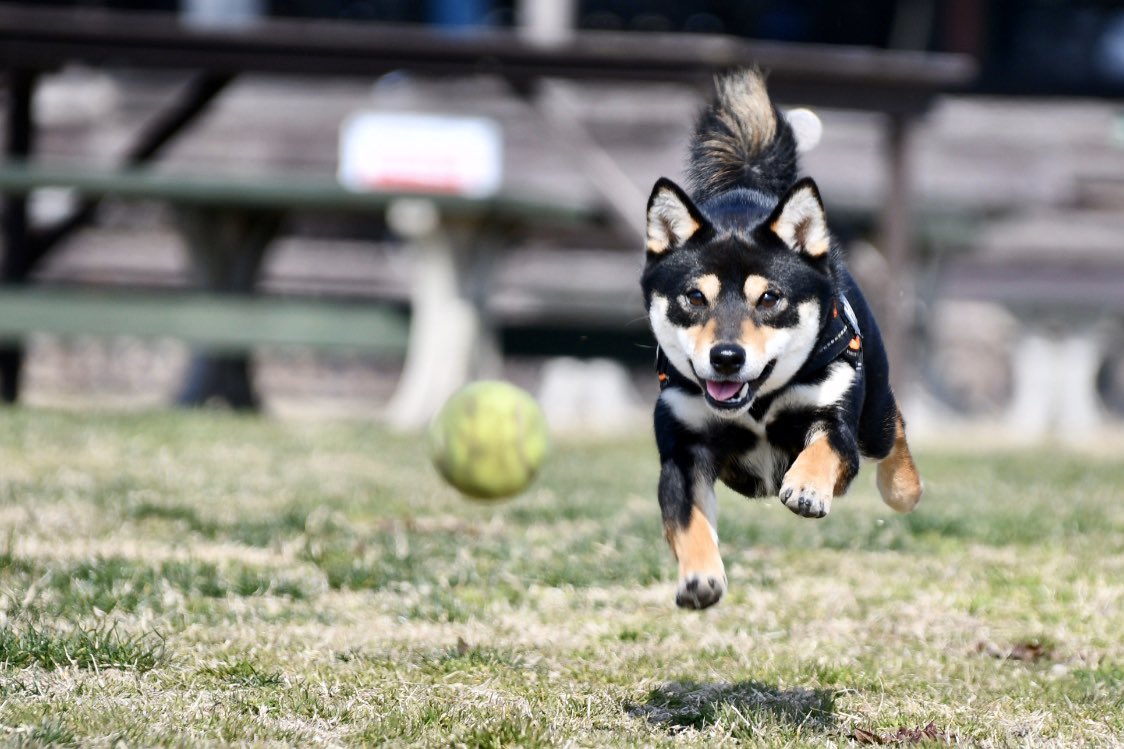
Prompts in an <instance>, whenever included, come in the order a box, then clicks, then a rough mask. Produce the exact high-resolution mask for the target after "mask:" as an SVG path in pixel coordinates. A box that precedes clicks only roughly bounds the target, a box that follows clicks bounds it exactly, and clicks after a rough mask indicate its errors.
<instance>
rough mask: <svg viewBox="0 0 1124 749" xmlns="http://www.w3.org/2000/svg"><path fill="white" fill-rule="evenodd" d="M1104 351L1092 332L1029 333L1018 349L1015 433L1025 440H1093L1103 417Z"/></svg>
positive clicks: (1013, 404) (1011, 417)
mask: <svg viewBox="0 0 1124 749" xmlns="http://www.w3.org/2000/svg"><path fill="white" fill-rule="evenodd" d="M1101 352H1102V341H1101V340H1100V338H1099V337H1098V336H1097V335H1096V333H1089V332H1088V331H1073V332H1067V333H1065V334H1064V335H1062V336H1061V337H1057V336H1053V335H1048V334H1045V333H1042V332H1040V331H1031V332H1028V333H1027V334H1025V335H1024V336H1023V338H1022V339H1021V340H1020V341H1019V343H1018V346H1017V348H1016V350H1015V361H1014V377H1015V382H1014V385H1015V388H1014V393H1013V397H1012V399H1011V407H1010V412H1009V420H1008V423H1009V424H1010V426H1011V427H1012V430H1013V431H1014V432H1016V433H1017V434H1019V435H1020V436H1022V437H1025V438H1039V439H1041V438H1044V437H1053V438H1056V439H1061V440H1064V441H1072V442H1081V441H1084V440H1087V439H1089V437H1090V435H1092V434H1094V433H1095V431H1096V429H1097V428H1098V427H1100V426H1101V423H1102V419H1103V414H1102V410H1101V406H1100V402H1099V398H1098V396H1097V367H1098V365H1099V364H1100V361H1101V355H1102V353H1101Z"/></svg>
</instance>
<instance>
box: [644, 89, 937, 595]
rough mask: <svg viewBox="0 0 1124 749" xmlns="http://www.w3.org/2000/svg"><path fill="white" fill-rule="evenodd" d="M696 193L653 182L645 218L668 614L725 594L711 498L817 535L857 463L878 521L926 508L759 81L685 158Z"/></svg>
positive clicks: (734, 93)
mask: <svg viewBox="0 0 1124 749" xmlns="http://www.w3.org/2000/svg"><path fill="white" fill-rule="evenodd" d="M689 178H690V183H691V184H690V186H691V191H690V194H688V193H687V192H685V191H684V190H682V189H680V188H679V187H678V186H677V185H676V184H675V183H673V182H672V181H670V180H668V179H661V180H659V181H658V182H657V183H656V185H655V188H654V189H653V190H652V196H651V198H650V199H649V201H648V238H647V245H648V247H647V259H646V264H645V268H644V274H643V279H642V282H641V283H642V286H643V289H644V300H645V304H646V305H647V309H648V316H649V319H650V320H651V324H652V330H653V331H654V333H655V336H656V340H657V342H658V343H659V355H658V368H659V375H660V383H661V388H662V391H661V393H660V398H659V401H658V402H657V404H656V413H655V423H656V442H657V444H658V447H659V454H660V461H661V471H660V483H659V499H660V507H661V508H662V510H663V519H664V527H665V530H666V532H667V539H668V542H669V543H670V544H671V548H672V551H673V552H674V553H675V556H676V557H677V558H678V560H679V589H678V593H677V595H676V603H678V604H679V605H680V606H683V607H688V608H706V607H707V606H711V605H713V604H715V603H717V602H718V600H719V599H720V598H721V597H722V594H723V593H724V592H725V589H726V574H725V568H724V566H723V564H722V558H721V556H720V555H719V552H718V533H717V520H716V514H717V513H716V506H715V505H716V501H715V495H714V482H715V481H716V480H721V481H722V482H723V483H725V484H726V485H727V486H729V487H731V488H732V489H734V490H736V491H738V492H740V493H742V494H745V495H747V496H750V497H762V496H769V495H778V496H779V497H780V500H781V502H783V503H784V504H785V506H786V507H788V508H789V509H790V510H792V511H793V512H795V513H797V514H798V515H803V516H804V517H809V518H822V517H824V516H825V515H827V513H828V511H829V510H830V509H831V501H832V498H833V497H835V496H837V495H840V494H842V493H843V492H845V491H846V490H847V487H848V485H849V484H850V482H851V479H852V478H854V476H855V473H856V472H857V471H858V469H859V456H860V455H862V456H865V457H869V458H875V459H877V460H879V461H881V462H880V463H879V465H878V488H879V490H880V491H881V493H882V498H883V499H884V500H885V502H886V504H888V505H889V506H890V507H892V508H894V509H895V510H898V511H901V512H907V511H909V510H911V509H913V507H914V505H916V504H917V501H918V500H919V499H920V498H921V480H920V477H919V476H918V474H917V469H916V468H915V466H914V463H913V458H912V457H911V456H910V453H909V447H908V445H907V444H906V439H905V426H904V422H903V421H902V416H901V413H900V412H899V411H898V407H897V404H896V403H895V402H894V396H893V393H891V391H890V384H889V373H888V364H887V360H886V352H885V350H884V348H883V345H882V340H881V336H880V335H879V332H878V326H877V324H876V323H875V321H874V317H873V315H872V314H871V311H870V308H869V307H868V306H867V303H866V300H865V299H863V296H862V293H861V292H860V291H859V289H858V286H856V284H855V281H854V279H852V278H851V276H850V274H849V273H848V272H847V270H846V269H845V268H844V266H843V263H842V260H841V258H840V257H839V253H838V251H837V250H836V248H835V247H834V246H833V243H832V239H831V235H830V234H829V232H828V227H827V219H826V216H825V214H824V208H823V204H822V202H821V201H820V196H819V192H818V190H817V189H816V184H815V183H814V182H813V181H812V180H811V179H809V178H804V179H799V178H798V174H797V163H796V141H795V138H794V136H793V132H792V128H791V126H790V125H789V124H788V122H787V121H786V120H785V118H784V117H783V115H781V114H780V113H779V112H778V111H777V110H776V109H775V108H774V107H773V105H772V103H771V102H770V100H769V97H768V94H767V93H766V91H765V84H764V80H763V78H762V77H761V75H760V74H759V73H757V72H755V71H742V72H739V73H735V74H731V75H728V76H726V77H724V78H721V79H719V81H718V96H717V99H716V101H715V102H714V104H712V105H711V106H710V108H709V109H707V110H706V111H705V112H704V113H703V115H702V118H701V120H700V122H699V124H698V127H697V129H696V132H695V134H694V139H693V141H692V144H691V158H690V166H689Z"/></svg>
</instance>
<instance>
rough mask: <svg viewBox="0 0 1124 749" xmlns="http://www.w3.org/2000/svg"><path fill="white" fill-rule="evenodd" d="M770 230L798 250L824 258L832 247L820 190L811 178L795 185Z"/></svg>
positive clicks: (772, 220)
mask: <svg viewBox="0 0 1124 749" xmlns="http://www.w3.org/2000/svg"><path fill="white" fill-rule="evenodd" d="M768 226H769V229H770V230H771V231H772V232H773V233H774V234H776V235H777V236H778V237H780V238H781V241H782V242H784V243H785V244H787V245H788V246H789V247H791V248H792V249H794V250H796V251H797V252H803V253H804V254H806V255H808V256H810V257H814V258H820V257H823V256H825V255H826V254H827V252H828V250H830V249H831V235H830V234H828V231H827V214H826V213H824V209H823V201H822V200H821V199H820V191H819V189H818V188H817V187H816V183H815V182H813V181H812V178H811V177H805V178H804V179H802V180H800V181H799V182H797V183H796V184H795V185H793V186H792V189H791V190H789V191H788V194H787V195H785V196H784V198H782V199H781V202H780V203H779V204H778V205H777V207H776V208H775V209H774V210H773V215H772V216H770V217H769V221H768Z"/></svg>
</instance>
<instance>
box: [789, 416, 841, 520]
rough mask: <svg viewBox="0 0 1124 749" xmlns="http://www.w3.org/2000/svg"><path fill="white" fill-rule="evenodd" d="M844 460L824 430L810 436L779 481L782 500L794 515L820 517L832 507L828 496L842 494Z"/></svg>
mask: <svg viewBox="0 0 1124 749" xmlns="http://www.w3.org/2000/svg"><path fill="white" fill-rule="evenodd" d="M844 479H845V476H844V474H843V461H842V460H841V459H840V457H839V454H838V453H837V452H835V450H834V449H833V448H832V447H831V444H830V443H829V442H828V440H827V435H826V434H820V435H819V436H817V437H813V438H812V441H811V442H809V443H808V446H807V447H805V448H804V449H803V450H802V451H801V452H800V454H799V455H797V456H796V460H795V461H794V462H793V464H792V467H791V468H789V469H788V473H786V474H785V475H784V480H783V481H782V482H781V491H780V498H781V502H783V503H784V506H785V507H787V508H788V509H790V510H792V511H793V512H795V513H796V514H797V515H803V516H804V517H808V518H822V517H823V516H824V515H826V514H827V513H829V512H830V511H831V500H832V497H834V495H835V494H841V493H842V490H843V486H842V483H843V481H844Z"/></svg>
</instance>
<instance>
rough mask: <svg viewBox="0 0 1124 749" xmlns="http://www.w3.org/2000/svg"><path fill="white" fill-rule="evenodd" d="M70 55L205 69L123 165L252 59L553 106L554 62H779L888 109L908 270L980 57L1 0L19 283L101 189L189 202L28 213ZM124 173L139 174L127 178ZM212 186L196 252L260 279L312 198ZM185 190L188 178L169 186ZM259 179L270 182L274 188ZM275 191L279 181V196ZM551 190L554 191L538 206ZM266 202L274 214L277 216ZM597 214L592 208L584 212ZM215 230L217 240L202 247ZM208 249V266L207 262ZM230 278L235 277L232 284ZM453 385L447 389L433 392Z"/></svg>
mask: <svg viewBox="0 0 1124 749" xmlns="http://www.w3.org/2000/svg"><path fill="white" fill-rule="evenodd" d="M69 63H82V64H85V65H89V66H98V67H127V68H140V69H176V70H193V71H196V73H195V76H196V77H195V78H194V79H193V81H192V83H191V84H190V85H189V86H187V87H186V88H185V89H184V91H183V94H182V95H181V96H180V98H179V99H178V100H177V101H175V102H173V104H172V105H171V106H170V107H169V108H168V109H167V110H166V111H165V112H164V113H162V115H161V116H159V117H158V118H156V119H155V120H154V121H153V122H152V123H151V124H150V125H149V126H148V127H147V128H145V129H144V130H142V131H141V132H140V133H139V135H138V137H137V140H136V141H135V143H134V144H133V145H132V146H131V147H130V148H128V149H127V150H126V152H125V153H124V154H123V156H122V159H121V163H122V166H123V167H124V168H133V167H137V166H139V165H142V164H146V163H148V162H150V161H152V160H154V159H155V158H156V157H157V156H158V155H159V154H160V152H161V151H162V150H163V149H164V148H165V147H166V146H167V144H168V143H170V142H172V141H173V140H174V139H175V138H176V137H177V135H178V134H179V133H181V132H182V131H183V130H185V128H187V127H188V126H189V125H190V123H191V122H192V121H193V120H194V119H195V118H196V117H197V116H198V115H199V114H200V113H201V112H203V111H205V110H206V109H207V107H208V106H209V105H210V104H211V103H212V102H213V101H214V100H215V99H216V98H217V97H218V96H219V95H220V94H221V92H222V91H223V90H224V88H225V87H226V86H227V84H229V83H230V81H232V80H233V79H234V78H235V77H237V76H238V75H241V74H243V73H250V72H264V73H273V74H284V75H295V76H351V77H373V76H380V75H383V74H385V73H388V72H391V71H395V70H401V69H406V70H410V71H414V72H417V73H421V74H427V75H440V76H461V75H466V74H474V73H475V74H481V73H486V74H490V75H494V76H498V77H501V78H503V79H505V80H507V81H508V82H509V83H510V84H511V87H512V90H513V91H515V92H517V93H519V94H520V95H522V96H525V97H527V98H528V99H530V100H532V101H536V102H540V103H542V104H543V105H544V106H550V101H551V99H550V97H549V96H542V95H541V94H542V93H543V92H549V83H550V79H555V78H559V79H572V80H616V81H634V82H638V83H639V82H679V83H684V84H690V85H693V86H698V87H700V88H705V87H709V86H710V85H711V80H712V77H713V75H714V74H715V73H717V72H720V71H722V70H726V69H730V68H735V67H740V66H747V65H760V66H761V67H763V68H766V69H767V70H768V71H769V72H770V88H771V89H772V91H773V92H774V95H775V96H776V97H777V99H778V100H781V101H788V102H799V103H802V104H806V105H811V106H835V107H846V108H857V109H866V110H872V111H877V112H881V113H883V114H885V115H886V116H887V120H888V126H889V131H888V132H889V137H888V139H887V144H886V148H887V154H888V163H889V165H890V166H889V173H888V185H887V193H886V199H885V203H884V206H883V210H882V212H881V220H880V221H881V229H882V235H883V245H884V247H885V251H886V255H887V258H888V261H889V265H890V267H891V270H892V271H893V272H895V273H896V274H898V275H902V274H904V273H905V272H906V271H907V270H908V269H909V266H910V242H911V232H912V225H911V202H910V190H909V183H910V165H909V158H908V157H909V138H910V131H911V128H912V126H913V123H914V122H915V120H916V118H917V117H919V116H921V115H922V114H923V113H924V112H925V110H926V109H927V107H928V106H929V104H930V103H931V101H932V100H933V98H934V97H935V96H937V95H938V94H939V93H941V92H944V91H948V90H950V89H954V88H957V87H960V86H963V85H965V84H967V83H968V82H970V81H971V79H972V77H973V75H974V73H975V67H974V64H973V63H972V62H971V60H970V59H968V58H966V57H963V56H958V55H934V54H926V53H916V52H893V51H883V50H873V49H855V48H830V47H817V46H811V45H794V44H783V43H771V42H770V43H766V42H749V41H745V40H741V39H735V38H731V37H722V36H698V35H691V36H682V35H651V34H633V33H629V34H619V33H582V34H578V35H575V36H573V37H572V38H570V39H568V40H564V41H561V42H557V43H551V44H541V43H536V42H534V41H533V40H529V39H528V38H526V37H524V36H522V35H520V34H519V33H517V32H515V31H510V30H485V31H479V32H472V33H466V32H458V33H456V34H450V33H447V32H445V33H443V32H440V31H434V30H432V29H427V28H404V27H388V26H381V25H373V24H343V23H339V22H308V21H280V20H270V21H260V22H255V23H252V24H247V25H244V26H239V27H235V28H222V29H216V28H207V27H196V26H190V25H184V24H183V23H181V22H180V21H179V20H178V19H176V18H175V17H172V16H164V15H160V14H149V13H145V14H138V13H123V12H116V11H105V10H92V9H69V10H57V9H43V8H30V7H20V6H4V7H0V68H3V69H4V70H5V71H6V72H7V76H8V107H7V111H6V120H7V127H6V141H5V144H4V153H5V157H6V159H7V160H8V163H9V164H14V166H12V167H4V171H6V172H8V173H9V174H11V175H13V176H11V177H9V178H7V179H6V181H5V182H4V183H3V184H0V189H2V190H4V191H5V192H6V193H8V198H7V200H6V201H5V205H4V217H3V235H4V246H5V254H4V261H3V264H2V265H0V281H2V282H4V283H7V284H9V285H10V284H22V283H26V282H27V279H28V276H29V274H30V273H31V271H32V270H33V269H34V268H35V266H36V265H37V264H38V263H39V262H41V261H42V259H43V258H44V257H45V256H47V255H48V254H49V253H50V251H51V249H52V248H53V247H54V246H55V245H57V243H58V242H59V240H61V239H62V238H64V237H65V236H67V235H69V234H70V233H71V232H72V231H74V230H76V229H77V228H79V227H81V226H83V225H84V224H86V223H87V222H89V221H90V219H91V218H92V216H93V212H94V207H95V206H96V203H97V200H99V199H101V198H103V197H107V196H110V195H125V194H126V192H129V191H134V192H132V193H130V194H133V195H134V196H139V194H140V193H144V192H145V191H148V190H151V191H152V192H149V193H148V194H149V195H150V196H151V197H155V198H158V199H165V200H169V201H172V202H183V203H189V202H191V201H181V200H180V198H182V197H183V194H182V192H178V191H177V188H175V187H173V186H171V183H168V182H165V183H160V182H159V181H157V180H148V181H143V180H142V181H137V180H135V179H134V180H133V181H131V182H130V181H129V180H130V179H131V178H129V177H126V178H125V181H121V182H117V183H116V187H113V189H93V188H91V189H87V190H86V193H85V196H86V198H85V200H84V201H83V202H82V203H81V204H80V205H79V207H78V208H77V209H76V210H75V211H74V212H73V213H72V214H71V215H70V216H69V217H66V218H64V219H62V220H61V221H59V222H58V223H57V224H55V225H53V226H50V227H46V228H44V229H34V228H33V227H31V226H30V225H29V221H28V211H27V201H26V194H27V192H28V191H29V190H30V189H35V184H32V183H34V180H33V179H31V178H30V177H27V176H26V175H25V177H20V176H19V173H20V170H21V169H31V168H32V167H31V166H20V165H21V164H27V165H34V164H35V160H34V145H35V123H34V121H33V118H32V116H31V100H32V96H33V93H34V90H35V86H36V83H37V80H38V78H39V77H40V75H41V74H42V73H44V72H46V71H51V70H55V69H57V68H59V67H61V66H63V65H65V64H69ZM550 119H551V121H552V122H558V123H559V127H558V128H557V131H556V134H558V135H559V136H560V137H562V138H569V139H570V140H571V142H572V143H573V142H577V144H578V147H577V148H575V149H574V150H575V151H576V152H578V153H581V154H583V157H584V158H586V163H585V164H584V166H585V167H586V169H587V171H588V173H589V176H590V179H591V181H592V182H593V183H594V186H595V187H596V188H597V189H598V191H599V193H600V196H601V200H602V201H603V204H604V208H605V209H606V210H607V211H608V213H609V215H610V217H611V218H612V220H613V222H614V223H615V225H617V226H618V227H620V228H621V230H622V231H623V232H626V233H628V232H631V233H632V234H633V235H635V234H637V233H638V232H639V231H640V230H641V229H642V221H643V217H642V214H643V210H642V206H643V204H644V200H645V199H646V197H647V196H646V194H644V192H643V191H641V190H640V189H639V188H637V187H636V186H634V185H630V184H628V183H627V181H625V180H622V179H620V176H621V175H620V173H619V171H618V170H615V169H614V166H613V164H612V162H611V159H607V158H606V155H605V154H604V153H603V152H602V151H600V150H599V149H597V148H596V147H595V146H594V145H593V143H592V139H589V138H586V137H585V134H583V132H582V131H581V127H580V125H579V124H578V123H576V122H573V121H569V120H567V118H566V113H565V107H564V106H562V107H558V106H555V107H554V108H553V109H552V110H551V112H550ZM28 174H31V172H28ZM56 176H57V177H61V176H64V175H56ZM65 177H66V178H65V179H57V180H56V181H57V182H58V183H59V184H68V185H70V186H72V187H79V186H80V185H81V184H82V179H81V175H79V174H68V175H65ZM21 179H22V180H23V181H22V182H21ZM99 179H102V180H103V182H102V184H103V186H108V185H110V184H111V182H112V180H113V179H114V177H113V176H112V175H104V177H103V178H99ZM106 180H108V181H106ZM87 184H89V183H87ZM126 184H130V185H132V186H131V187H129V188H128V189H126V188H125V185H126ZM208 189H209V190H213V194H214V195H215V196H217V197H218V198H220V199H217V202H213V203H212V204H211V207H210V208H209V209H208V210H207V211H206V212H204V213H203V214H198V213H197V215H196V219H197V220H194V221H192V222H191V225H192V226H193V227H194V229H192V231H195V232H202V233H203V234H204V235H206V236H205V237H203V238H200V239H199V241H193V242H191V244H193V245H195V246H196V247H197V252H196V253H195V256H196V258H197V259H198V258H202V257H204V256H206V257H208V258H210V261H209V262H213V275H212V276H211V277H209V278H207V279H206V280H207V285H208V286H210V287H211V288H212V289H215V290H218V289H221V288H224V282H223V279H228V280H229V279H231V278H235V277H237V278H238V279H239V284H237V286H238V287H239V288H238V290H239V291H241V292H246V291H248V288H247V286H248V285H251V286H252V284H248V282H250V281H252V277H253V272H252V271H253V270H254V269H256V267H257V265H258V262H259V261H260V254H261V252H262V251H264V250H263V247H264V245H263V243H262V242H261V241H259V240H258V239H257V238H260V237H261V236H272V233H273V231H275V228H274V229H272V230H270V231H266V228H267V227H268V225H269V224H270V222H276V220H277V219H276V211H277V210H279V209H280V210H283V211H287V210H290V209H294V210H295V209H299V208H302V206H301V205H298V204H299V203H300V202H301V201H299V200H296V201H293V202H292V203H290V202H288V198H289V197H292V196H291V195H288V196H284V199H279V200H275V201H274V202H273V203H272V205H271V206H269V207H265V206H261V205H259V206H249V205H246V203H245V201H242V202H238V201H239V199H238V198H237V197H235V193H240V192H243V191H240V190H236V189H235V190H225V189H223V187H222V186H221V185H218V184H210V185H208ZM173 192H175V193H176V194H175V195H172V193H173ZM251 192H253V193H256V194H259V195H264V194H265V192H268V190H265V191H264V192H263V191H258V190H253V191H251ZM332 195H333V197H332V198H330V200H333V201H334V200H336V199H337V198H338V199H339V200H340V201H341V205H342V204H343V203H347V204H348V205H352V204H353V203H349V202H348V201H358V202H361V201H362V199H360V198H350V197H344V196H343V195H342V194H341V193H340V192H338V191H337V192H335V193H333V194H332ZM278 197H279V196H278V195H277V194H273V198H278ZM371 200H372V201H373V202H372V204H371V205H370V207H374V203H377V202H378V201H380V200H385V199H384V198H372V199H371ZM265 202H266V203H269V202H270V200H266V201H265ZM549 203H550V201H549V200H548V201H543V202H541V203H540V204H539V205H538V208H544V207H545V206H546V205H548V204H549ZM196 204H197V205H198V201H196ZM355 204H357V203H355ZM224 205H225V206H226V210H227V211H234V212H235V213H237V215H239V216H241V217H243V219H245V218H246V217H249V216H251V215H256V216H257V218H255V219H252V220H250V221H249V223H248V224H247V226H246V228H244V229H243V230H242V236H241V237H240V238H239V239H237V240H235V239H230V238H228V239H230V241H226V240H222V239H220V238H218V237H216V236H213V230H211V229H207V228H205V226H206V224H207V223H209V222H210V221H212V220H213V219H214V218H215V217H216V216H218V215H219V210H220V209H222V208H223V206H224ZM446 207H447V206H446ZM347 209H348V210H350V208H347ZM536 210H537V209H536ZM267 215H270V216H272V217H271V218H266V216H267ZM590 216H591V214H589V212H588V211H587V212H586V220H588V219H589V218H590ZM571 218H573V217H572V216H571ZM423 223H424V222H423ZM463 238H464V237H463V236H461V237H460V239H463ZM203 245H207V246H208V247H210V248H211V250H210V251H205V250H204V249H203ZM637 246H640V243H639V242H637ZM444 262H445V263H446V265H447V266H449V269H451V272H454V273H456V272H459V269H460V268H461V266H459V265H457V264H456V263H451V262H450V261H449V260H448V259H447V258H446V260H445V261H444ZM197 265H198V266H199V267H200V268H202V267H203V266H204V265H205V264H204V263H202V262H197ZM238 268H241V269H242V270H237V269H238ZM209 272H212V271H209ZM240 274H241V275H240ZM457 283H460V282H459V281H458V282H457ZM226 287H227V288H228V290H230V286H229V284H226ZM896 298H897V297H896V295H894V294H889V293H888V294H887V295H886V299H887V302H888V303H889V304H891V305H892V307H891V308H892V309H893V310H894V314H892V315H890V316H889V318H888V319H887V320H886V324H885V327H886V329H887V330H886V332H887V338H888V339H890V349H891V351H892V352H896V353H897V354H900V352H901V351H902V349H903V348H904V345H905V340H906V339H905V331H906V330H907V328H908V318H909V314H910V313H909V310H907V309H904V308H903V307H902V306H901V303H900V302H896V303H895V302H894V300H896ZM408 358H409V357H408ZM898 358H900V356H899V357H898ZM19 364H20V351H19V349H18V347H8V348H7V349H5V350H2V351H0V387H2V389H0V395H2V396H3V398H4V399H6V400H9V401H10V400H14V399H15V398H16V397H17V394H18V386H17V383H18V371H19ZM407 367H408V368H409V361H408V363H407ZM902 369H904V367H903V368H902ZM440 395H441V394H440V393H434V394H432V396H431V398H430V399H431V400H433V399H436V398H439V397H440ZM414 420H415V421H417V418H416V417H415V418H414Z"/></svg>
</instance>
